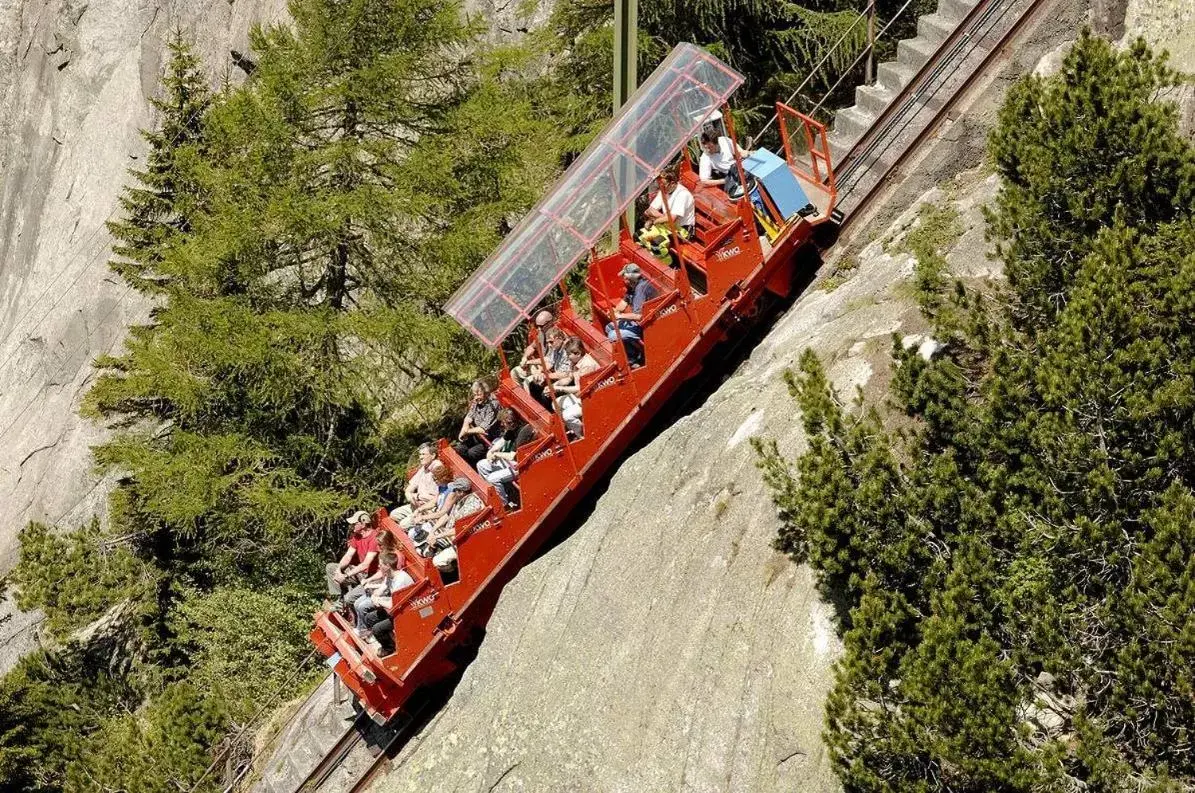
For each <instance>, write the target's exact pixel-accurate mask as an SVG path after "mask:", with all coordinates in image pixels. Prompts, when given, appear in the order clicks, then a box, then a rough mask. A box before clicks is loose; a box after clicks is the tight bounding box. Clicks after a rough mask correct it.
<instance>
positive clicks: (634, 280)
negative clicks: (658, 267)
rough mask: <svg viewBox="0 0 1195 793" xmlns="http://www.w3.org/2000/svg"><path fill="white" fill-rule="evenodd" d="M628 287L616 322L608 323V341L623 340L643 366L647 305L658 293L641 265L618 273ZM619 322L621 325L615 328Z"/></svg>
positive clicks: (634, 360) (635, 361)
mask: <svg viewBox="0 0 1195 793" xmlns="http://www.w3.org/2000/svg"><path fill="white" fill-rule="evenodd" d="M618 274H619V275H620V276H622V280H623V283H624V284H626V287H627V291H626V295H625V296H624V297H623V299H622V300H620V301H618V304H617V305H615V306H614V313H613V315H612V317H611V319H612V320H613V321H612V322H609V323H607V324H606V338H608V339H610V341H616V340H617V339H619V338H620V337H621V338H622V340H623V342H624V343H625V344H626V345H627V357H628V358H630V359H631V364H632V365H639V364H641V363H642V356H643V325H642V324H640V323H641V322H642V321H643V305H644V304H645V303H647V301H648V300H651V299H652V298H653V297H655V296H656V295H657V294H659V293H658V292H657V291H656V288H655V287H654V286H652V283H651V281H648V280H647V279H646V278H644V277H643V271H642V270H641V269H640V268H639V265H637V264H633V263H628V264H625V265H623V267H622V269H621V270H619V271H618ZM615 323H618V326H617V328H615Z"/></svg>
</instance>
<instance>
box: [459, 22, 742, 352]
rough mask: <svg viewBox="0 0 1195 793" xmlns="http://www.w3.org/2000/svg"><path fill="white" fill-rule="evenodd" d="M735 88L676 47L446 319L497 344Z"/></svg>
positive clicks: (695, 50) (725, 70) (729, 76)
mask: <svg viewBox="0 0 1195 793" xmlns="http://www.w3.org/2000/svg"><path fill="white" fill-rule="evenodd" d="M742 82H743V77H742V75H740V74H739V73H738V72H736V71H734V70H733V69H731V68H730V67H729V66H727V65H726V64H724V63H722V61H720V60H718V59H717V58H715V57H714V56H712V55H710V54H709V53H708V52H706V51H704V50H702V49H701V48H699V47H696V46H694V45H692V44H681V45H678V46H677V47H676V48H675V49H673V51H672V52H671V53H670V54H669V55H668V57H667V58H666V59H665V60H664V62H663V63H661V64H660V65H659V67H657V68H656V70H655V71H654V72H652V75H651V76H650V77H649V78H648V79H647V80H646V81H645V82H644V83H643V85H641V86H640V87H639V89H638V90H637V91H635V93H634V95H633V96H632V97H631V98H630V99H629V100H628V101H627V103H626V105H624V106H623V108H622V109H621V110H620V111H619V113H618V115H617V116H616V117H615V118H614V119H613V120H612V121H611V122H610V123H609V124H608V125H607V126H606V129H605V130H603V131H602V134H600V135H599V136H598V137H597V138H596V139H595V140H594V141H593V143H591V144H590V145H589V148H587V149H586V150H585V152H584V153H582V154H581V156H580V157H578V158H577V160H576V162H574V163H573V165H572V167H570V168H569V169H568V172H566V173H565V174H564V176H562V177H561V178H560V180H559V181H558V182H557V183H556V185H555V187H554V188H553V189H552V190H551V192H549V193H548V194H547V195H546V196H545V197H544V198H543V200H541V201H540V203H539V204H538V205H537V206H536V207H535V208H534V209H533V210H531V212H530V213H528V215H527V216H526V217H525V218H523V220H522V222H521V223H519V225H518V227H517V228H515V230H514V231H513V232H511V234H510V235H508V236H507V238H506V239H505V240H504V241H503V243H502V244H501V245H500V246H499V247H498V250H496V251H494V253H493V254H491V256H490V258H489V259H487V260H486V262H485V264H483V265H482V266H481V268H480V269H479V270H478V271H477V272H476V273H474V274H473V276H472V277H471V278H470V279H469V281H468V282H466V283H465V285H464V286H462V287H461V288H460V289H459V290H458V291H457V293H456V294H455V295H453V297H452V299H451V300H449V301H448V304H447V305H446V306H445V310H446V311H447V312H448V313H449V314H451V315H452V316H453V317H455V318H456V319H457V320H458V321H459V322H460V323H461V324H462V325H464V326H465V328H467V329H468V330H469V331H470V332H472V333H473V334H474V335H476V336H477V337H478V338H479V339H481V340H482V341H483V342H484V343H485V344H488V345H489V346H491V347H496V346H497V345H498V344H500V343H501V341H502V339H503V338H504V337H505V336H506V334H508V333H509V332H510V331H511V330H513V329H514V327H515V326H516V325H518V323H519V322H520V321H521V320H522V319H523V318H525V317H527V316H528V315H529V312H530V311H531V310H532V309H534V308H535V306H536V304H538V303H539V302H540V301H541V300H542V299H543V298H544V296H545V295H546V294H547V293H548V291H549V290H550V289H551V288H552V287H553V286H555V285H556V284H557V283H558V282H559V281H560V279H561V278H563V277H564V275H565V274H566V273H567V272H568V271H569V270H570V269H571V268H572V267H573V265H575V264H576V263H577V261H578V260H579V259H580V258H581V257H583V256H584V255H585V254H586V252H587V251H588V250H589V249H590V248H592V247H593V246H594V244H595V243H596V242H597V241H598V239H599V238H600V237H601V236H602V235H603V234H604V233H605V232H606V230H607V229H608V228H609V227H610V226H611V225H612V224H613V223H614V222H615V221H616V219H617V218H618V216H619V215H621V214H622V212H623V211H624V210H625V209H626V208H627V206H628V205H630V204H631V202H633V201H634V200H635V197H636V196H638V195H639V194H640V193H641V192H642V191H643V190H644V189H645V188H646V187H647V185H648V184H649V183H650V182H651V181H652V180H653V179H654V178H655V177H656V174H657V173H659V171H660V170H661V169H662V168H663V167H665V166H666V165H668V163H669V162H670V161H671V160H672V158H673V157H675V156H676V155H677V153H678V152H679V151H680V149H681V147H682V146H683V145H684V144H685V143H686V142H687V141H688V140H689V139H690V138H692V137H694V136H696V135H697V134H698V133H699V132H700V131H701V124H702V122H703V121H704V120H705V119H706V118H707V117H708V116H709V115H711V114H712V113H714V112H716V111H717V109H718V108H719V107H720V106H721V105H722V104H723V103H724V102H725V101H726V100H727V99H728V98H729V97H730V95H731V94H732V93H734V91H735V89H737V88H738V87H739V85H741V84H742Z"/></svg>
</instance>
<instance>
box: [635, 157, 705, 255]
mask: <svg viewBox="0 0 1195 793" xmlns="http://www.w3.org/2000/svg"><path fill="white" fill-rule="evenodd" d="M665 194H667V196H668V211H667V212H665V211H664V195H665ZM645 215H646V216H647V224H646V225H645V226H644V229H643V231H644V233H647V232H649V231H650V229H651V227H652V226H657V225H659V226H664V227H667V225H668V215H671V216H672V222H673V224H674V225H675V226H676V232H677V234H679V235H680V237H681V239H685V240H687V239H691V238H692V236H693V227H694V226H695V225H696V223H697V205H696V204H695V203H694V202H693V194H692V193H690V192H689V188H687V187H685V186H684V185H683V184H681V183H680V180H679V179H677V177H676V173H674V172H673V171H666V172H665V173H664V189H663V190H661V191H659V192H658V193H656V197H655V198H654V199H652V202H651V204H649V205H648V207H647V212H646V213H645Z"/></svg>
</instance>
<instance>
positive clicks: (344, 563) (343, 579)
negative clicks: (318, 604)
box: [325, 510, 378, 611]
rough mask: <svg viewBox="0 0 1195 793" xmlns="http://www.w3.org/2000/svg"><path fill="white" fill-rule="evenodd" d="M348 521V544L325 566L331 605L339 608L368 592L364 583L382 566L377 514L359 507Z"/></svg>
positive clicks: (337, 609)
mask: <svg viewBox="0 0 1195 793" xmlns="http://www.w3.org/2000/svg"><path fill="white" fill-rule="evenodd" d="M347 522H348V524H349V527H350V528H349V541H348V548H346V549H345V552H344V555H343V556H341V557H340V560H339V561H337V562H329V563H328V565H327V567H326V568H325V572H326V573H327V577H328V597H329V598H332V600H331V602H330V603H329V604H328V607H329V608H331V609H332V610H335V611H339V610H340V609H341V608H343V607H344V606H346V605H349V606H351V605H352V604H353V602H354V601H355V600H356V599H357V598H359V597H361V596H362V595H364V594H365V590H364V589H362V588H361V586H360V584H361V582H362V581H364V580H365V579H366V578H368V577H369V576H371V575H373V574H374V573H375V572H376V571H377V567H378V532H377V529H376V528H375V527H374V525H373V516H372V515H370V514H369V513H368V512H366V511H365V510H358V511H357V512H354V513H353V514H352V516H351V517H349V518H348V520H347ZM346 590H347V592H346Z"/></svg>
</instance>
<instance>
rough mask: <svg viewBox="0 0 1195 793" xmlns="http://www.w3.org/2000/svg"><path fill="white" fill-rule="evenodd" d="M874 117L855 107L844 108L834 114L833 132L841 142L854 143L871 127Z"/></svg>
mask: <svg viewBox="0 0 1195 793" xmlns="http://www.w3.org/2000/svg"><path fill="white" fill-rule="evenodd" d="M874 120H875V116H873V115H871V114H870V113H868V112H866V111H864V110H861V109H860V108H859V107H858V106H857V105H852V106H851V107H844V108H843V109H842V110H839V111H838V112H837V113H835V114H834V132H835V134H836V135H838V136H840V137H841V138H842V139H843V140H846V141H850V142H851V143H854V142H855V141H857V140H858V139H859V138H861V137H863V133H864V132H866V131H867V130H868V129H869V128H870V127H871V122H872V121H874Z"/></svg>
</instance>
